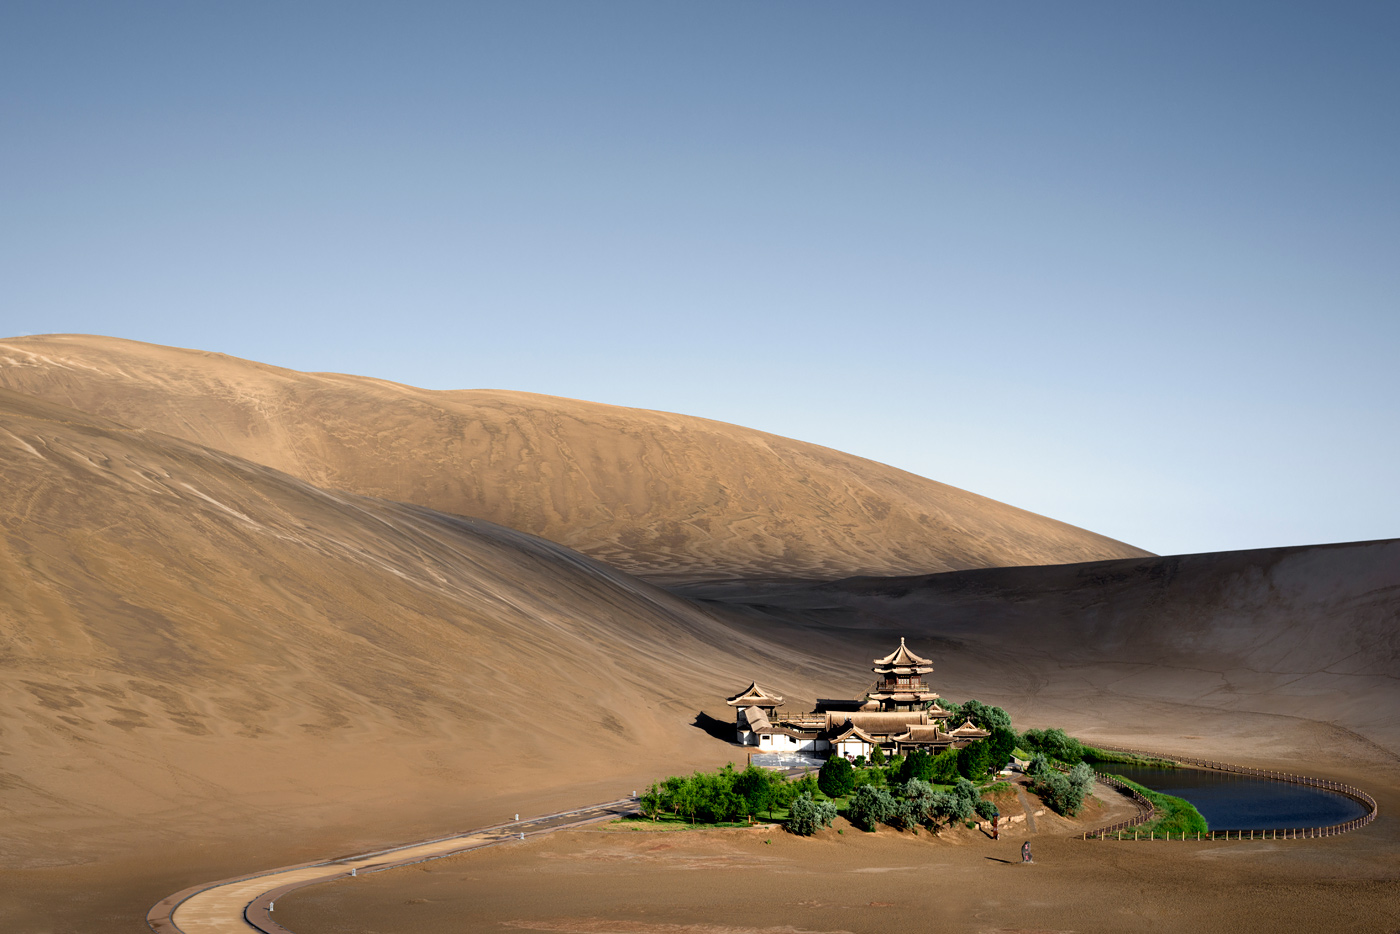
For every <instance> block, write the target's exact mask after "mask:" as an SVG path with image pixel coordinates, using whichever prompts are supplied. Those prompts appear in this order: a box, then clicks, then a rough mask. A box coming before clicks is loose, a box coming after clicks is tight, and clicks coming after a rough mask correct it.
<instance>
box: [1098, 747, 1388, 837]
mask: <svg viewBox="0 0 1400 934" xmlns="http://www.w3.org/2000/svg"><path fill="white" fill-rule="evenodd" d="M1096 748H1098V749H1106V750H1108V751H1109V752H1126V753H1128V754H1129V755H1135V756H1144V757H1146V758H1149V759H1164V760H1166V761H1168V762H1177V763H1180V764H1183V765H1193V766H1196V767H1197V768H1203V769H1214V770H1216V771H1218V772H1232V773H1235V774H1237V775H1248V776H1251V777H1254V778H1268V779H1272V780H1274V781H1279V782H1292V783H1293V784H1295V785H1307V786H1309V787H1311V788H1322V789H1325V790H1327V791H1333V792H1336V793H1337V794H1340V795H1346V796H1347V797H1348V798H1351V799H1352V800H1354V801H1359V802H1361V804H1362V805H1364V806H1365V808H1366V814H1365V816H1363V817H1358V818H1356V819H1355V820H1349V821H1346V822H1345V823H1341V824H1332V825H1330V826H1327V827H1288V828H1276V829H1271V830H1211V831H1207V832H1206V833H1197V834H1194V835H1191V834H1188V833H1187V832H1186V831H1184V830H1183V831H1181V835H1180V836H1172V835H1170V834H1164V835H1162V836H1160V837H1159V836H1157V834H1156V832H1155V831H1148V836H1147V837H1142V836H1141V835H1140V834H1141V831H1140V830H1134V831H1133V835H1132V837H1125V836H1124V834H1125V833H1127V831H1128V830H1130V829H1131V828H1133V827H1136V826H1139V825H1141V824H1144V823H1146V822H1148V821H1150V820H1151V819H1152V816H1153V814H1154V813H1155V812H1154V811H1153V809H1152V805H1151V802H1148V801H1147V799H1146V798H1144V797H1143V796H1142V795H1140V794H1138V793H1137V792H1136V791H1134V790H1133V789H1131V788H1129V787H1128V786H1127V785H1124V784H1123V783H1122V782H1120V781H1118V780H1117V779H1116V778H1113V777H1112V776H1111V775H1105V774H1104V773H1102V772H1097V771H1096V772H1095V775H1096V776H1097V777H1098V779H1099V781H1101V782H1104V783H1105V784H1107V785H1112V786H1113V787H1115V788H1118V789H1119V790H1120V791H1123V792H1125V793H1131V795H1132V797H1133V801H1134V803H1136V804H1138V816H1137V817H1135V818H1134V819H1132V820H1128V821H1122V822H1120V823H1117V824H1112V825H1110V826H1108V827H1100V828H1098V829H1097V830H1090V831H1087V832H1085V833H1084V834H1083V835H1082V839H1085V840H1091V839H1092V840H1126V839H1132V840H1140V839H1147V840H1307V839H1313V838H1316V837H1331V836H1336V835H1337V834H1341V833H1347V832H1348V831H1351V830H1357V829H1359V828H1361V827H1365V826H1366V825H1367V824H1369V823H1371V821H1373V820H1375V819H1376V817H1377V815H1379V814H1380V807H1379V805H1377V804H1376V799H1375V798H1373V797H1371V796H1370V795H1369V794H1367V793H1366V792H1364V791H1362V790H1361V789H1360V788H1357V787H1356V786H1354V785H1348V784H1346V783H1344V782H1335V781H1332V780H1331V779H1326V778H1313V777H1312V776H1310V775H1298V774H1296V773H1293V772H1279V771H1275V770H1273V769H1252V768H1248V767H1246V766H1242V765H1231V764H1230V763H1228V762H1216V761H1214V760H1211V759H1195V758H1192V757H1190V756H1164V755H1162V754H1161V753H1157V752H1144V751H1143V750H1141V749H1125V748H1123V747H1121V746H1097V747H1096ZM1143 804H1146V805H1147V811H1146V816H1143V810H1142V805H1143ZM1245 834H1248V835H1249V836H1248V837H1246V836H1245Z"/></svg>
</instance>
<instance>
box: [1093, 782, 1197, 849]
mask: <svg viewBox="0 0 1400 934" xmlns="http://www.w3.org/2000/svg"><path fill="white" fill-rule="evenodd" d="M1115 777H1116V778H1117V779H1118V780H1119V781H1120V782H1122V783H1123V784H1125V785H1128V786H1130V787H1132V788H1135V789H1137V792H1138V794H1140V795H1142V796H1143V797H1144V798H1146V799H1147V800H1148V801H1151V802H1152V806H1153V807H1154V808H1156V809H1157V816H1156V819H1155V820H1153V821H1152V823H1150V824H1145V825H1143V827H1142V828H1140V832H1142V833H1146V832H1147V831H1155V832H1156V833H1159V834H1168V833H1169V834H1173V835H1177V834H1180V833H1182V832H1185V833H1188V834H1194V833H1207V832H1209V831H1210V825H1209V824H1207V823H1206V819H1205V818H1204V817H1202V816H1201V812H1200V811H1198V810H1196V806H1195V805H1194V804H1192V803H1191V802H1190V801H1187V800H1186V799H1185V798H1178V797H1176V796H1175V795H1164V794H1162V793H1161V792H1160V791H1153V790H1152V789H1151V788H1148V787H1147V786H1145V785H1139V784H1138V783H1137V782H1135V781H1131V780H1129V779H1126V778H1124V777H1123V776H1121V775H1118V776H1115Z"/></svg>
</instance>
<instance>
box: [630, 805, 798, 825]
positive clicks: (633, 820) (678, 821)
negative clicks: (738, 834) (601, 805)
mask: <svg viewBox="0 0 1400 934" xmlns="http://www.w3.org/2000/svg"><path fill="white" fill-rule="evenodd" d="M773 813H774V814H775V815H776V814H781V815H782V816H781V817H774V818H773V819H772V820H768V819H767V818H766V817H759V818H758V819H757V822H758V823H760V824H776V823H779V822H780V821H784V820H787V816H788V815H787V811H786V810H782V811H780V810H779V809H777V808H774V809H773ZM612 823H614V824H632V825H635V826H638V827H646V828H647V829H649V830H715V829H717V828H731V829H732V828H734V827H752V826H753V825H752V824H750V823H749V822H748V821H721V822H719V823H716V824H707V823H705V822H704V821H696V822H695V823H693V824H692V823H691V822H690V821H689V820H687V819H686V818H684V817H679V816H677V815H675V814H662V815H660V816H659V817H657V819H656V820H652V819H651V818H650V817H643V816H642V815H640V814H634V815H628V816H627V817H619V818H618V819H617V820H615V821H613V822H612Z"/></svg>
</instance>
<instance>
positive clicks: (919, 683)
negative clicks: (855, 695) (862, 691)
mask: <svg viewBox="0 0 1400 934" xmlns="http://www.w3.org/2000/svg"><path fill="white" fill-rule="evenodd" d="M873 671H874V672H875V674H877V675H879V676H880V680H879V681H877V682H876V683H875V690H873V691H871V692H870V693H869V694H868V695H867V696H868V697H869V699H870V700H872V701H876V702H877V703H879V705H880V709H881V710H882V711H890V712H897V711H917V710H929V709H930V708H936V707H937V701H938V695H937V694H935V693H934V692H933V691H932V690H931V689H930V688H929V686H928V684H927V683H925V681H924V675H926V674H928V673H929V672H931V671H933V663H932V662H931V661H929V660H928V659H926V658H920V657H919V656H917V655H915V654H914V653H913V652H911V651H909V649H908V647H907V646H906V645H905V644H904V639H902V638H901V639H900V640H899V648H897V649H895V650H894V651H893V652H891V653H890V654H889V655H886V656H885V657H884V658H877V659H875V667H874V669H873ZM938 713H943V712H942V711H941V710H940V711H938ZM943 715H944V716H947V714H946V713H945V714H943Z"/></svg>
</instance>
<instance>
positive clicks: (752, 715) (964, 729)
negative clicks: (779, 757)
mask: <svg viewBox="0 0 1400 934" xmlns="http://www.w3.org/2000/svg"><path fill="white" fill-rule="evenodd" d="M872 670H873V671H874V672H875V674H876V676H877V680H876V681H875V683H874V684H872V685H871V686H870V688H869V689H868V690H867V691H866V692H865V694H864V695H862V696H860V697H856V698H853V699H851V700H845V699H830V700H818V701H817V705H816V708H815V709H814V710H813V711H812V712H811V713H800V714H787V713H784V712H783V711H782V705H783V697H782V695H781V694H774V693H772V692H771V691H767V690H764V689H763V688H761V687H759V685H758V682H757V681H755V682H754V683H752V684H750V685H749V686H748V687H746V688H744V690H742V691H740V692H739V693H738V694H735V695H734V696H733V697H730V698H728V699H727V700H726V703H728V704H729V706H731V707H733V708H734V726H735V730H736V733H737V740H738V742H739V743H740V745H744V746H757V747H758V748H759V749H760V750H761V751H763V752H792V753H804V754H809V755H810V754H818V755H821V754H826V755H835V756H845V757H846V758H849V759H854V758H855V757H856V756H866V757H869V756H870V754H871V753H872V752H874V750H875V747H876V746H879V747H880V748H881V749H883V750H884V751H885V752H886V753H888V754H898V755H903V754H905V753H906V752H909V751H910V750H912V749H926V750H928V751H930V752H941V751H943V750H944V749H948V748H950V747H955V746H966V745H967V744H968V743H970V742H972V741H973V740H977V739H983V738H985V737H986V736H988V735H989V734H988V733H987V731H986V730H982V729H979V728H977V727H975V726H973V725H972V723H971V722H970V721H968V722H964V723H963V724H962V725H961V726H959V727H956V728H953V729H949V728H948V717H949V714H948V711H946V710H944V709H943V708H942V707H939V706H938V695H937V694H936V693H935V692H934V691H933V689H932V688H930V687H929V685H928V683H927V682H925V681H924V675H927V674H929V673H931V672H932V671H933V663H932V662H930V661H929V660H928V659H926V658H920V657H919V656H918V655H915V654H914V653H913V652H911V651H909V648H908V646H906V645H905V644H904V640H903V639H900V640H899V648H897V649H895V650H894V651H893V652H891V653H890V654H889V655H886V656H885V657H884V658H877V659H875V666H874V668H873V669H872Z"/></svg>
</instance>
